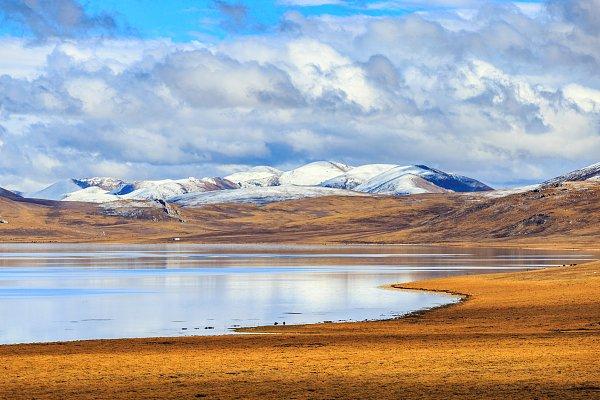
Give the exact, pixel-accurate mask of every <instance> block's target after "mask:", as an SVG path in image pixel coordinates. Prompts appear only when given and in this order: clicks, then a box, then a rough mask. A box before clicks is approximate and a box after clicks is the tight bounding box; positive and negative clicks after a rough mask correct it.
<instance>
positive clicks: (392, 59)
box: [0, 0, 600, 192]
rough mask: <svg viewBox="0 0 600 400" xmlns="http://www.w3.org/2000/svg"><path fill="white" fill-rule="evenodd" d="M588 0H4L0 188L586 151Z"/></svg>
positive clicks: (490, 178)
mask: <svg viewBox="0 0 600 400" xmlns="http://www.w3.org/2000/svg"><path fill="white" fill-rule="evenodd" d="M598 71H600V0H549V1H519V2H515V1H500V0H498V1H474V0H431V1H426V0H406V1H403V0H373V1H367V0H264V1H248V0H235V1H233V0H171V1H164V0H163V1H157V0H82V1H78V0H0V186H2V187H5V188H10V189H17V190H22V191H26V192H27V191H34V190H36V189H39V188H41V187H43V186H45V185H47V184H49V183H52V182H54V181H56V180H59V179H64V178H70V177H89V176H115V177H120V178H124V179H132V180H133V179H161V178H183V177H188V176H195V177H203V176H223V175H226V174H228V173H231V172H234V171H239V170H244V169H247V168H249V167H251V166H256V165H272V166H276V167H279V168H282V169H289V168H292V167H296V166H298V165H301V164H304V163H307V162H311V161H317V160H332V161H339V162H344V163H346V164H349V165H362V164H368V163H393V164H402V165H408V164H426V165H429V166H431V167H436V168H440V169H442V170H445V171H448V172H455V173H460V174H464V175H467V176H471V177H474V178H477V179H480V180H482V181H483V182H485V183H488V184H490V185H492V186H495V187H510V186H518V185H525V184H530V183H535V182H539V181H542V180H545V179H547V178H550V177H553V176H555V175H559V174H562V173H564V172H567V171H569V170H572V169H576V168H580V167H583V166H585V165H589V164H592V163H595V162H598V161H600V73H599V72H598Z"/></svg>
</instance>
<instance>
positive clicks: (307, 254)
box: [0, 244, 597, 344]
mask: <svg viewBox="0 0 600 400" xmlns="http://www.w3.org/2000/svg"><path fill="white" fill-rule="evenodd" d="M595 258H597V255H596V256H595V255H594V254H590V253H584V252H579V253H578V252H570V251H537V250H535V251H534V250H506V249H471V248H469V249H462V248H444V247H432V246H368V245H365V246H278V245H264V246H260V245H248V246H244V245H185V244H170V245H104V244H103V245H89V244H82V245H63V244H22V245H17V244H10V245H9V244H7V245H0V344H11V343H33V342H49V341H67V340H81V339H104V338H105V339H110V338H132V337H157V336H185V335H215V334H231V333H233V329H234V328H236V327H247V326H260V325H273V324H275V323H277V324H283V323H286V324H301V323H319V322H325V321H327V322H329V321H331V322H339V321H359V320H375V319H386V318H393V317H396V316H400V315H403V314H406V313H409V312H412V311H416V310H421V309H426V308H431V307H435V306H439V305H443V304H448V303H452V302H456V301H458V298H457V297H455V296H449V295H445V294H438V293H426V292H416V291H400V290H390V289H386V288H384V286H385V285H389V284H392V283H399V282H408V281H414V280H420V279H427V278H432V277H443V276H450V275H457V274H471V273H482V272H485V273H488V272H499V271H508V270H524V269H531V268H540V267H545V266H551V265H562V264H571V263H581V262H585V261H588V260H592V259H595Z"/></svg>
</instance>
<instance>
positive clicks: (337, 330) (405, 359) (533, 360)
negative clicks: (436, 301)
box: [0, 261, 600, 399]
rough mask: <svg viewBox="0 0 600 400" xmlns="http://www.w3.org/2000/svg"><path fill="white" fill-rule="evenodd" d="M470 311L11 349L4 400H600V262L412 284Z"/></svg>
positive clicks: (5, 356) (2, 385)
mask: <svg viewBox="0 0 600 400" xmlns="http://www.w3.org/2000/svg"><path fill="white" fill-rule="evenodd" d="M401 287H403V288H408V289H422V290H438V291H448V292H452V293H462V294H465V295H468V296H469V298H468V300H467V301H463V302H461V303H459V304H456V305H452V306H448V307H441V308H437V309H433V310H430V311H426V312H423V313H416V314H412V315H410V316H408V317H405V318H401V319H397V320H388V321H377V322H365V323H360V322H359V323H340V324H318V325H304V326H285V327H282V326H278V327H262V328H254V329H251V331H252V332H255V333H260V332H265V333H273V332H276V333H278V334H277V335H260V334H258V335H229V336H216V337H182V338H154V339H124V340H99V341H86V342H70V343H56V344H32V345H12V346H0V359H1V360H2V368H3V373H2V374H0V399H31V398H44V399H63V398H78V399H131V398H140V399H142V398H161V399H186V398H189V399H193V398H261V399H270V398H307V397H312V398H334V397H335V398H383V399H385V398H390V399H392V398H406V399H411V398H415V399H416V398H423V397H428V398H445V399H447V398H472V399H481V398H507V397H514V398H561V399H564V398H573V399H588V398H592V397H596V396H598V395H600V370H598V368H597V361H598V357H597V352H598V349H599V348H600V300H599V299H600V262H598V261H596V262H592V263H587V264H581V265H577V266H568V267H553V268H547V269H543V270H535V271H527V272H513V273H501V274H491V275H487V274H486V275H470V276H458V277H450V278H441V279H434V280H428V281H420V282H411V283H408V284H403V285H402V286H401Z"/></svg>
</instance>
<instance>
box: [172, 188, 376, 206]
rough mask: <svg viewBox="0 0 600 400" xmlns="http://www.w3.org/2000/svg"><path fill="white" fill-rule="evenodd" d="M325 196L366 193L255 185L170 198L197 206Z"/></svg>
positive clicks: (182, 204)
mask: <svg viewBox="0 0 600 400" xmlns="http://www.w3.org/2000/svg"><path fill="white" fill-rule="evenodd" d="M323 196H364V194H362V193H357V192H353V191H350V190H342V189H332V188H324V187H319V186H294V185H285V186H267V187H258V186H255V187H246V188H240V189H236V190H219V191H213V192H204V193H188V194H184V195H181V196H176V197H172V198H171V199H169V202H171V203H175V204H178V205H180V206H184V207H195V206H202V205H206V204H222V203H251V204H267V203H274V202H278V201H284V200H295V199H303V198H308V197H323Z"/></svg>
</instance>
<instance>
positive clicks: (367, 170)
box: [321, 164, 397, 189]
mask: <svg viewBox="0 0 600 400" xmlns="http://www.w3.org/2000/svg"><path fill="white" fill-rule="evenodd" d="M394 167H397V165H394V164H367V165H361V166H360V167H355V168H352V169H350V170H348V171H347V172H344V173H343V174H341V175H338V176H336V177H334V178H331V179H328V180H326V181H325V182H323V183H322V184H321V186H324V187H330V188H338V189H354V188H356V187H357V186H358V185H362V184H363V183H365V182H367V181H369V180H370V179H372V178H374V177H376V176H377V175H379V174H382V173H384V172H386V171H389V170H390V169H392V168H394Z"/></svg>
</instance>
